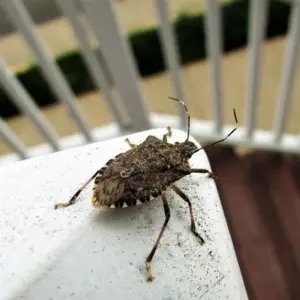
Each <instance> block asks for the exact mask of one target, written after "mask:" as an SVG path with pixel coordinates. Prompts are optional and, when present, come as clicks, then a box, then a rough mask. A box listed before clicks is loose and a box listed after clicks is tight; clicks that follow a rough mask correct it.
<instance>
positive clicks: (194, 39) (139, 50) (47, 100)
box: [0, 0, 290, 118]
mask: <svg viewBox="0 0 300 300" xmlns="http://www.w3.org/2000/svg"><path fill="white" fill-rule="evenodd" d="M248 13H249V0H236V1H234V2H231V3H227V4H223V6H222V18H223V28H222V29H223V36H224V42H223V46H224V52H228V51H231V50H234V49H237V48H241V47H245V46H246V43H247V35H248ZM289 13H290V7H289V5H288V4H285V3H281V2H279V1H271V3H270V9H269V20H268V26H267V31H266V38H271V37H274V36H278V35H284V34H286V31H287V25H288V18H289ZM204 25H205V24H204V15H203V13H201V14H200V13H199V14H194V15H190V14H181V15H180V16H179V17H178V18H177V19H176V21H175V22H174V26H175V32H176V36H177V40H178V46H179V49H180V55H181V63H182V64H185V63H189V62H193V61H197V60H201V59H204V58H205V57H206V53H205V52H206V50H205V49H206V48H205V30H204ZM128 39H129V42H130V44H131V47H132V50H133V53H134V57H135V59H136V62H137V66H138V70H139V72H140V74H141V76H148V75H152V74H155V73H157V72H161V71H163V70H165V64H164V61H163V57H162V52H161V47H160V41H159V35H158V28H156V27H155V28H150V29H145V30H139V31H135V32H132V33H130V34H129V36H128ZM98 52H99V51H98ZM56 61H57V64H58V65H59V67H60V68H61V70H62V72H63V74H64V75H65V77H66V80H67V82H68V83H69V84H70V86H71V88H72V90H73V92H74V93H75V94H76V95H79V94H82V93H85V92H88V91H91V90H93V89H94V88H95V87H94V84H93V82H92V81H91V78H90V75H89V74H88V71H87V69H86V67H85V64H84V62H83V60H82V57H81V54H80V52H79V51H78V50H77V49H76V50H74V51H72V52H68V53H65V54H63V55H61V56H59V57H58V58H57V59H56ZM17 77H18V79H19V80H20V82H21V83H22V84H23V85H24V87H25V88H26V90H27V91H28V92H29V94H30V95H31V96H32V97H33V99H34V100H35V101H36V103H37V104H38V105H39V106H45V105H49V104H52V103H54V102H56V99H55V96H54V95H53V93H52V92H51V90H50V88H49V86H48V84H47V83H46V81H45V80H44V79H43V77H42V76H41V72H40V70H39V67H38V66H32V67H30V68H29V69H27V70H26V71H23V72H20V73H18V74H17ZM0 113H1V115H2V117H4V118H7V117H11V116H13V115H16V114H18V110H17V108H16V107H15V106H14V105H13V103H12V102H11V101H10V100H9V98H8V97H7V95H6V94H5V93H4V92H3V91H2V90H0Z"/></svg>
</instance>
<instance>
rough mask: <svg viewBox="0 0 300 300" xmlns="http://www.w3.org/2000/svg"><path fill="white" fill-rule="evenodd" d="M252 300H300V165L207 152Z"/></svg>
mask: <svg viewBox="0 0 300 300" xmlns="http://www.w3.org/2000/svg"><path fill="white" fill-rule="evenodd" d="M207 155H208V157H209V159H210V162H211V166H212V169H213V172H215V173H216V175H217V176H218V179H217V180H216V184H217V186H218V189H219V193H220V197H221V201H222V205H223V208H224V211H225V215H226V218H227V222H228V225H229V228H230V231H231V234H232V238H233V242H234V246H235V249H236V252H237V256H238V260H239V263H240V266H241V269H242V273H243V277H244V281H245V284H246V288H247V292H248V295H249V298H250V299H251V300H269V299H270V300H271V299H272V300H279V299H280V300H283V299H284V300H290V299H293V300H294V299H300V159H293V160H292V161H286V160H284V159H283V157H281V156H280V155H278V154H273V153H269V152H255V153H251V154H247V155H245V156H242V157H241V156H237V155H236V154H235V151H234V150H233V149H232V148H231V147H211V149H209V150H207Z"/></svg>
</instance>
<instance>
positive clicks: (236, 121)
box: [193, 109, 239, 154]
mask: <svg viewBox="0 0 300 300" xmlns="http://www.w3.org/2000/svg"><path fill="white" fill-rule="evenodd" d="M233 115H234V120H235V123H236V127H235V128H234V129H232V130H231V131H230V132H229V134H227V135H226V136H225V138H223V139H221V140H219V141H216V142H213V143H210V144H207V145H205V146H203V147H201V148H199V149H196V150H195V151H194V152H193V154H194V153H196V152H198V151H200V150H202V149H204V148H207V147H210V146H214V145H216V144H219V143H222V142H224V141H226V140H227V139H228V138H229V137H230V136H231V135H232V134H233V133H234V132H235V131H236V130H237V129H238V125H239V123H238V119H237V116H236V112H235V109H233Z"/></svg>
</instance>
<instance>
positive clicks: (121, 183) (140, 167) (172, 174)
mask: <svg viewBox="0 0 300 300" xmlns="http://www.w3.org/2000/svg"><path fill="white" fill-rule="evenodd" d="M169 98H170V99H173V100H175V101H178V102H179V103H181V104H182V105H183V106H184V108H185V110H186V114H187V118H188V130H187V137H186V140H185V141H184V142H181V143H180V142H175V144H171V143H168V137H170V136H171V135H172V132H171V128H170V127H168V132H167V133H166V134H164V135H163V138H162V139H159V138H157V137H155V136H151V135H150V136H148V137H147V138H146V140H145V141H144V142H143V143H141V144H139V145H134V144H132V143H131V142H130V141H129V140H128V139H126V140H125V141H126V142H127V143H128V144H129V146H130V147H131V148H132V149H130V150H128V151H126V152H124V153H120V154H118V155H117V156H116V157H115V158H114V159H110V160H108V161H107V163H106V165H105V166H103V167H102V168H101V169H99V170H98V171H97V172H96V173H95V174H94V175H93V176H92V177H91V178H90V179H89V180H87V182H86V183H85V184H84V185H83V186H82V187H81V188H80V189H79V190H78V191H77V192H76V193H75V194H74V196H73V197H72V198H71V199H70V200H69V201H68V202H65V203H57V204H55V206H54V208H55V209H57V208H59V207H67V206H69V205H72V204H74V203H75V201H76V199H77V198H78V196H79V194H80V193H81V192H82V191H83V190H84V189H85V188H86V187H87V185H88V184H89V183H90V182H91V181H92V180H93V179H95V180H94V187H93V196H92V205H93V206H94V207H95V208H101V207H116V208H122V207H127V206H135V205H138V204H141V203H145V202H148V201H150V200H152V199H155V198H157V197H158V196H160V197H161V199H162V202H163V207H164V212H165V217H166V218H165V222H164V224H163V226H162V228H161V230H160V232H159V235H158V237H157V240H156V242H155V244H154V246H153V248H152V250H151V252H150V253H149V255H148V257H147V259H146V270H147V281H152V280H153V276H152V272H151V261H152V259H153V256H154V254H155V252H156V249H157V246H158V244H159V241H160V239H161V237H162V235H163V232H164V230H165V228H166V226H167V224H168V221H169V219H170V209H169V205H168V202H167V199H166V196H165V191H166V189H167V188H168V187H171V188H172V189H173V191H174V192H175V193H176V194H177V195H179V196H180V197H181V198H182V199H183V200H184V201H185V202H186V203H187V204H188V207H189V213H190V219H191V231H192V233H193V234H194V235H195V236H196V237H197V238H198V239H199V241H200V243H201V244H203V243H204V239H203V238H202V237H201V235H200V234H199V233H198V232H197V229H196V226H195V221H194V216H193V209H192V204H191V201H190V199H189V197H188V196H187V195H186V194H185V193H184V192H183V191H182V190H181V189H179V187H177V186H176V185H175V182H176V181H178V180H179V179H181V178H183V177H184V176H186V175H189V174H192V173H206V174H208V176H209V177H211V178H215V176H214V174H213V173H211V172H210V171H208V170H206V169H194V168H191V167H190V165H189V162H188V160H189V159H190V158H191V156H192V155H193V154H194V153H196V152H198V151H199V150H201V149H203V148H205V147H207V146H212V145H215V144H218V143H221V142H223V141H225V140H226V139H227V138H228V137H229V136H230V135H232V134H233V132H234V131H235V130H236V129H237V127H236V128H234V129H233V130H232V131H231V132H230V133H229V134H228V135H227V136H226V137H225V138H223V139H222V140H219V141H216V142H214V143H211V144H208V145H206V146H204V147H201V148H198V147H197V146H196V145H195V144H194V143H193V142H191V141H189V136H190V115H189V112H188V110H187V108H186V106H185V103H184V102H183V101H181V100H178V99H176V98H172V97H169ZM233 113H234V118H235V121H236V123H237V122H238V121H237V117H236V113H235V110H233Z"/></svg>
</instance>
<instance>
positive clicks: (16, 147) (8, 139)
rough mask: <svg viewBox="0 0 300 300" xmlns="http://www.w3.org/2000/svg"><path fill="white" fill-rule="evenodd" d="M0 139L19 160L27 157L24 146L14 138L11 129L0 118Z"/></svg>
mask: <svg viewBox="0 0 300 300" xmlns="http://www.w3.org/2000/svg"><path fill="white" fill-rule="evenodd" d="M0 138H1V139H2V140H3V141H4V142H5V143H6V144H7V145H8V146H9V147H10V148H11V149H12V150H13V151H15V152H16V153H17V154H18V156H19V157H20V158H21V159H26V158H28V157H29V155H28V152H27V150H26V146H25V145H24V144H23V143H22V142H21V141H20V140H19V139H18V138H17V137H16V135H15V134H14V133H13V132H12V131H11V129H10V128H9V127H8V126H7V125H6V123H5V122H4V121H3V119H2V118H1V117H0Z"/></svg>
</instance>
